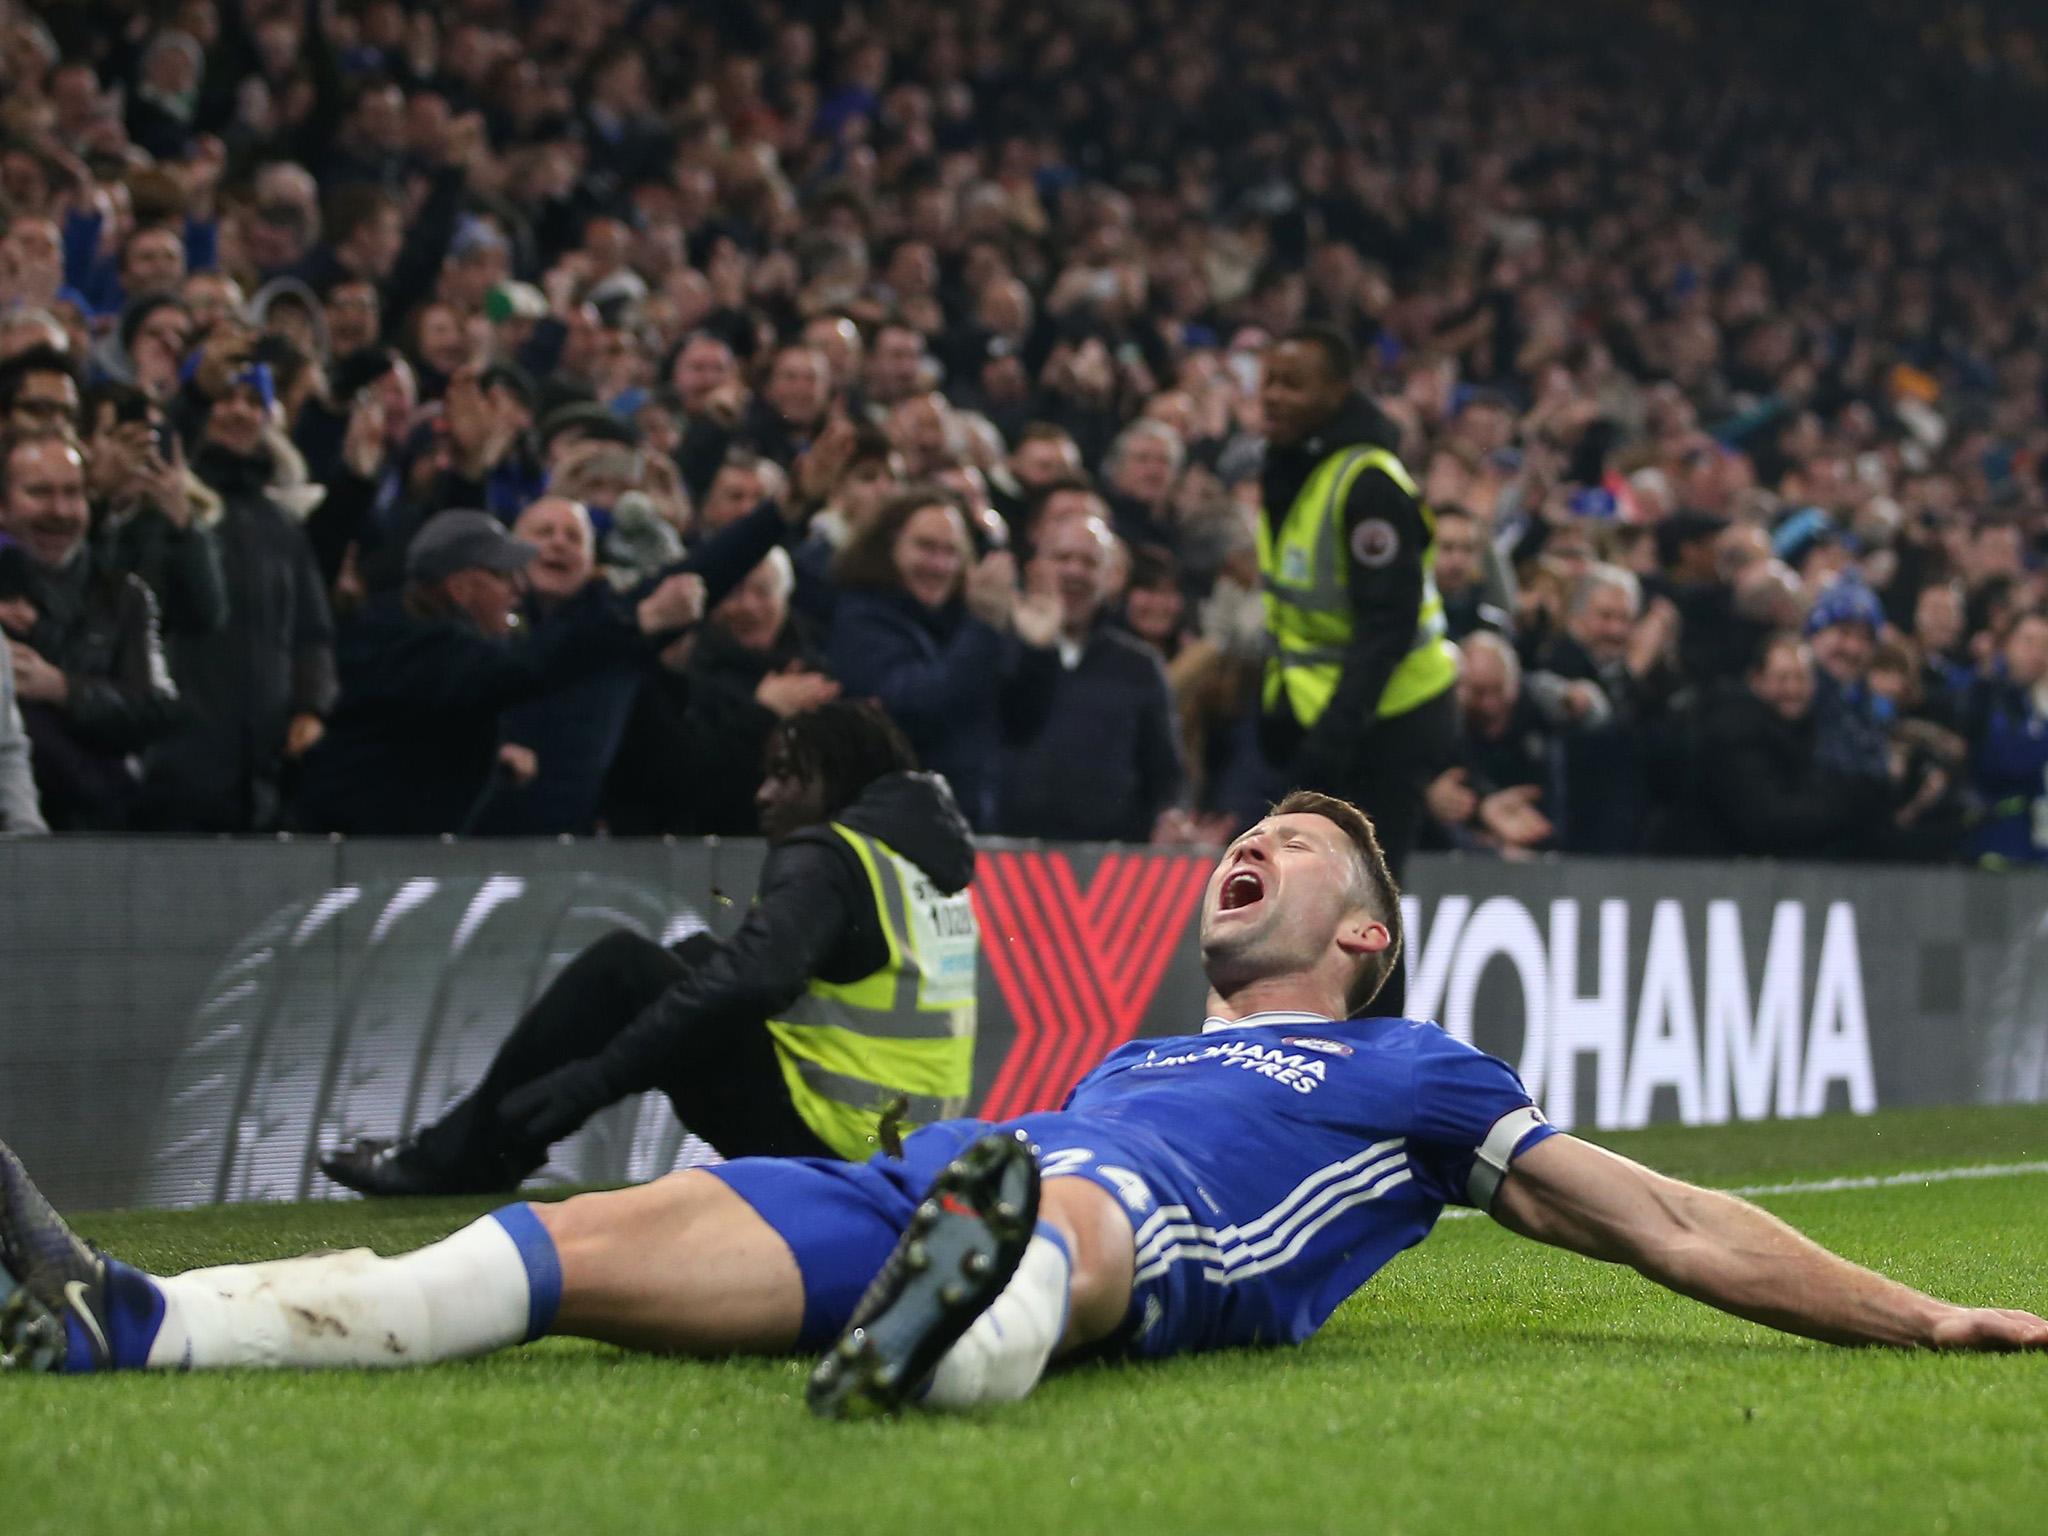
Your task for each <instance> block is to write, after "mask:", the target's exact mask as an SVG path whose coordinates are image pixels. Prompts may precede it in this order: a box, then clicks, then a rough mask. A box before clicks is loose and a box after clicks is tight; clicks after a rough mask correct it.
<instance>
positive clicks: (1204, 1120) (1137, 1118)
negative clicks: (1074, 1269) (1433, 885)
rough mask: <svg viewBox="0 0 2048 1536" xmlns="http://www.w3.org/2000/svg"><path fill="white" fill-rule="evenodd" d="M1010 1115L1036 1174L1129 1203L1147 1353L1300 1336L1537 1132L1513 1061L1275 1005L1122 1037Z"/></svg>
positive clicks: (1488, 1183)
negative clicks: (1066, 1084) (1023, 1111)
mask: <svg viewBox="0 0 2048 1536" xmlns="http://www.w3.org/2000/svg"><path fill="white" fill-rule="evenodd" d="M1016 1123H1017V1124H1019V1125H1021V1126H1024V1127H1025V1128H1027V1129H1028V1130H1030V1132H1031V1133H1032V1135H1033V1136H1034V1138H1035V1139H1037V1140H1038V1141H1039V1142H1040V1143H1041V1147H1042V1151H1041V1160H1042V1165H1043V1169H1044V1172H1045V1174H1046V1176H1047V1177H1057V1176H1059V1175H1061V1174H1063V1173H1071V1174H1079V1175H1084V1176H1087V1177H1089V1178H1091V1179H1093V1180H1094V1181H1095V1182H1097V1183H1099V1184H1101V1185H1102V1186H1103V1187H1104V1188H1106V1189H1109V1190H1110V1191H1111V1192H1112V1193H1114V1194H1116V1195H1118V1196H1119V1198H1121V1199H1122V1201H1123V1203H1124V1205H1125V1207H1126V1209H1127V1210H1128V1211H1129V1213H1130V1216H1131V1220H1132V1224H1133V1226H1134V1228H1135V1230H1136V1234H1137V1273H1136V1280H1137V1286H1136V1290H1137V1295H1138V1298H1139V1301H1140V1302H1141V1303H1142V1311H1143V1313H1144V1314H1145V1315H1143V1316H1141V1317H1138V1318H1136V1319H1134V1329H1135V1331H1136V1334H1137V1336H1136V1337H1135V1338H1134V1339H1133V1340H1132V1341H1131V1345H1132V1348H1133V1349H1134V1350H1135V1351H1136V1352H1138V1353H1144V1354H1155V1353H1161V1354H1163V1353H1172V1352H1177V1351H1179V1350H1185V1349H1202V1348H1216V1347H1219V1346H1223V1345H1231V1344H1249V1343H1281V1342H1293V1341H1298V1340H1300V1339H1304V1338H1306V1337H1308V1335H1310V1334H1311V1333H1313V1332H1314V1331H1315V1330H1316V1329H1317V1328H1319V1327H1321V1326H1322V1324H1323V1322H1324V1321H1325V1320H1326V1319H1327V1318H1328V1317H1329V1315H1330V1314H1331V1313H1332V1312H1333V1311H1335V1310H1336V1308H1337V1306H1338V1305H1339V1303H1341V1302H1342V1301H1343V1300H1344V1299H1345V1297H1347V1296H1349V1295H1350V1294H1351V1293H1352V1292H1353V1291H1355V1290H1357V1289H1358V1288H1359V1287H1360V1286H1362V1285H1363V1284H1365V1282H1366V1281H1367V1280H1368V1279H1370V1278H1371V1277H1372V1276H1373V1275H1374V1274H1375V1273H1377V1272H1378V1271H1379V1270H1380V1269H1381V1268H1382V1267H1383V1266H1384V1265H1385V1264H1386V1263H1387V1262H1388V1261H1389V1260H1390V1259H1392V1258H1393V1257H1394V1256H1395V1255H1396V1254H1398V1253H1400V1252H1401V1251H1402V1250H1403V1249H1405V1248H1409V1247H1412V1246H1413V1245H1415V1244H1416V1243H1418V1242H1420V1241H1421V1240H1422V1239H1423V1238H1424V1237H1425V1236H1427V1235H1428V1233H1429V1230H1430V1228H1431V1227H1432V1226H1433V1225H1434V1224H1435V1222H1436V1219H1437V1216H1438V1215H1439V1213H1440V1212H1441V1211H1442V1210H1443V1208H1444V1206H1445V1205H1447V1204H1458V1205H1470V1206H1476V1207H1478V1208H1480V1209H1482V1210H1483V1209H1485V1208H1487V1207H1488V1206H1489V1205H1491V1203H1492V1200H1493V1195H1494V1192H1495V1191H1496V1190H1497V1189H1498V1188H1499V1186H1500V1181H1501V1179H1502V1177H1503V1175H1504V1174H1505V1173H1506V1171H1507V1168H1508V1165H1509V1163H1510V1162H1511V1161H1512V1160H1513V1159H1514V1158H1515V1157H1516V1156H1517V1155H1518V1154H1519V1153H1521V1152H1524V1151H1526V1150H1528V1148H1530V1147H1532V1146H1534V1145H1536V1143H1538V1142H1539V1141H1541V1140H1543V1139H1544V1138H1546V1137H1548V1136H1550V1135H1552V1134H1554V1128H1553V1127H1551V1126H1550V1125H1548V1124H1547V1123H1545V1121H1544V1119H1543V1116H1542V1113H1541V1112H1540V1111H1539V1110H1538V1109H1537V1108H1536V1106H1535V1104H1534V1103H1532V1102H1531V1100H1530V1098H1529V1094H1528V1091H1527V1090H1526V1089H1525V1088H1523V1086H1522V1083H1521V1079H1520V1078H1518V1077H1517V1076H1516V1075H1515V1073H1514V1071H1513V1069H1512V1068H1510V1067H1509V1066H1508V1065H1507V1064H1506V1063H1505V1062H1502V1061H1499V1060H1497V1059H1495V1058H1494V1057H1492V1056H1488V1055H1486V1054H1485V1053H1484V1052H1481V1051H1478V1050H1475V1049H1473V1048H1472V1047H1471V1046H1469V1045H1465V1044H1463V1043H1461V1042H1459V1041H1457V1040H1455V1039H1453V1038H1452V1037H1451V1036H1449V1035H1447V1034H1445V1033H1444V1032H1443V1031H1442V1030H1441V1029H1439V1028H1437V1027H1436V1026H1435V1025H1434V1024H1426V1023H1418V1022H1416V1021H1414V1020H1410V1019H1350V1020H1341V1021H1339V1020H1330V1019H1325V1018H1320V1017H1317V1016H1315V1015H1308V1014H1280V1013H1265V1014H1255V1015H1253V1016H1251V1017H1249V1018H1246V1019H1244V1020H1242V1021H1240V1022H1238V1023H1236V1024H1223V1023H1221V1022H1220V1021H1213V1020H1212V1021H1211V1024H1210V1027H1209V1028H1207V1029H1205V1031H1204V1032H1203V1033H1202V1034H1200V1035H1186V1036H1177V1037H1173V1038H1168V1039H1143V1040H1135V1041H1132V1042H1131V1043H1130V1044H1128V1045H1125V1046H1122V1047H1120V1048H1119V1049H1118V1050H1116V1051H1115V1052H1113V1053H1112V1054H1111V1055H1110V1056H1108V1057H1107V1058H1106V1059H1105V1060H1104V1061H1103V1062H1102V1063H1101V1065H1099V1066H1098V1067H1096V1068H1095V1070H1094V1071H1092V1072H1090V1073H1089V1074H1088V1075H1087V1076H1086V1077H1085V1078H1083V1079H1082V1080H1081V1082H1080V1083H1079V1084H1078V1085H1077V1086H1076V1087H1075V1089H1074V1091H1073V1093H1072V1094H1070V1095H1069V1096H1068V1099H1067V1103H1066V1105H1065V1106H1064V1108H1063V1109H1062V1110H1061V1111H1058V1112H1055V1113H1052V1114H1046V1115H1029V1116H1025V1117H1023V1118H1022V1119H1021V1120H1019V1121H1017V1122H1016ZM1148 1334H1151V1335H1154V1336H1153V1337H1147V1335H1148Z"/></svg>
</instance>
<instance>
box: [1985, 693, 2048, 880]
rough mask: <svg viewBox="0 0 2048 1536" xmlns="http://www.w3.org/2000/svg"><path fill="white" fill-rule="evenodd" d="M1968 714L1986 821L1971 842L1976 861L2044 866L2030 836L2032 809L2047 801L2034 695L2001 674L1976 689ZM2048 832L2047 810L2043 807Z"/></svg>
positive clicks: (2046, 854) (2045, 851)
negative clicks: (1990, 859)
mask: <svg viewBox="0 0 2048 1536" xmlns="http://www.w3.org/2000/svg"><path fill="white" fill-rule="evenodd" d="M1974 704H1975V707H1974V708H1973V709H1972V711H1971V715H1972V728H1971V731H1970V765H1971V768H1972V770H1973V771H1974V776H1975V780H1976V789H1977V793H1978V794H1979V795H1980V796H1981V797H1982V798H1983V801H1984V808H1985V817H1984V820H1983V821H1982V822H1981V823H1979V824H1978V826H1977V829H1976V831H1975V832H1974V833H1972V834H1971V837H1970V852H1971V853H1972V854H1974V855H1976V856H1977V857H1979V858H1994V859H2004V860H2008V861H2011V862H2015V863H2032V864H2039V863H2044V862H2048V842H2044V841H2037V840H2036V837H2035V833H2034V828H2035V807H2036V806H2038V805H2041V803H2042V801H2043V800H2044V799H2048V715H2044V714H2043V713H2042V712H2041V711H2040V710H2039V709H2037V708H2036V707H2035V704H2034V698H2033V694H2032V692H2031V691H2030V690H2028V689H2025V688H2019V687H2015V686H2014V685H2013V684H2012V683H2010V682H2007V681H2006V679H2005V677H2004V675H2003V673H2002V672H2001V674H2000V675H1999V676H1996V677H1991V678H1987V679H1985V680H1984V682H1983V683H1982V684H1981V685H1980V686H1979V689H1978V692H1977V696H1976V699H1975V700H1974ZM2043 815H2044V831H2048V807H2043Z"/></svg>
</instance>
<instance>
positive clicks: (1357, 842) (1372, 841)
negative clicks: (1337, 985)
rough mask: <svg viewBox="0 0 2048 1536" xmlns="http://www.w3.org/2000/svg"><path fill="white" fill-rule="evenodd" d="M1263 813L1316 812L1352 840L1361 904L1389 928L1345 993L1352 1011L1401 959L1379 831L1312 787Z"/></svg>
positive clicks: (1397, 916) (1396, 899)
mask: <svg viewBox="0 0 2048 1536" xmlns="http://www.w3.org/2000/svg"><path fill="white" fill-rule="evenodd" d="M1267 814H1268V815H1272V816H1320V817H1322V818H1323V819H1324V820H1325V821H1329V822H1334V823H1335V824H1336V825H1337V827H1338V828H1339V829H1340V830H1341V831H1342V832H1343V833H1344V835H1345V836H1346V837H1348V838H1350V839H1351V850H1352V852H1354V853H1356V854H1357V855H1358V880H1359V885H1360V888H1361V894H1362V896H1363V897H1364V901H1363V902H1362V905H1363V906H1364V907H1365V908H1366V909H1367V910H1368V911H1370V912H1371V913H1372V915H1373V916H1374V917H1375V918H1377V919H1378V920H1379V921H1380V922H1381V923H1383V924H1385V925H1386V930H1387V947H1386V948H1385V949H1383V950H1381V951H1380V952H1379V953H1378V954H1376V955H1368V956H1366V960H1365V965H1364V966H1363V967H1362V968H1361V969H1360V971H1359V973H1358V979H1357V980H1356V981H1354V982H1353V983H1352V984H1351V992H1350V995H1349V996H1348V997H1346V998H1345V1002H1346V1004H1347V1005H1349V1007H1350V1009H1351V1012H1352V1013H1353V1015H1356V1014H1358V1013H1360V1012H1362V1011H1363V1010H1364V1009H1365V1007H1366V1006H1367V1005H1368V1004H1369V1003H1371V1002H1372V1000H1373V999H1374V998H1375V997H1377V996H1379V992H1380V988H1381V987H1383V986H1385V985H1386V984H1387V978H1388V977H1389V976H1391V975H1393V974H1394V967H1395V966H1397V965H1399V964H1400V963H1401V888H1400V886H1398V885H1396V884H1395V883H1394V875H1393V871H1392V870H1390V869H1388V868H1387V856H1386V854H1385V853H1383V852H1382V851H1381V849H1380V840H1379V834H1377V833H1376V832H1374V831H1373V829H1372V818H1371V817H1369V816H1367V815H1366V814H1365V812H1363V811H1361V810H1360V809H1359V808H1358V807H1357V806H1355V805H1353V804H1352V803H1351V802H1350V801H1349V800H1339V799H1338V798H1337V797H1336V796H1335V795H1325V794H1320V793H1318V792H1317V791H1315V790H1313V789H1296V790H1291V791H1289V792H1288V794H1287V795H1285V796H1284V797H1283V798H1282V799H1281V800H1280V801H1279V803H1277V804H1276V805H1275V806H1274V807H1273V809H1272V810H1271V811H1269V812H1268V813H1267Z"/></svg>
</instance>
